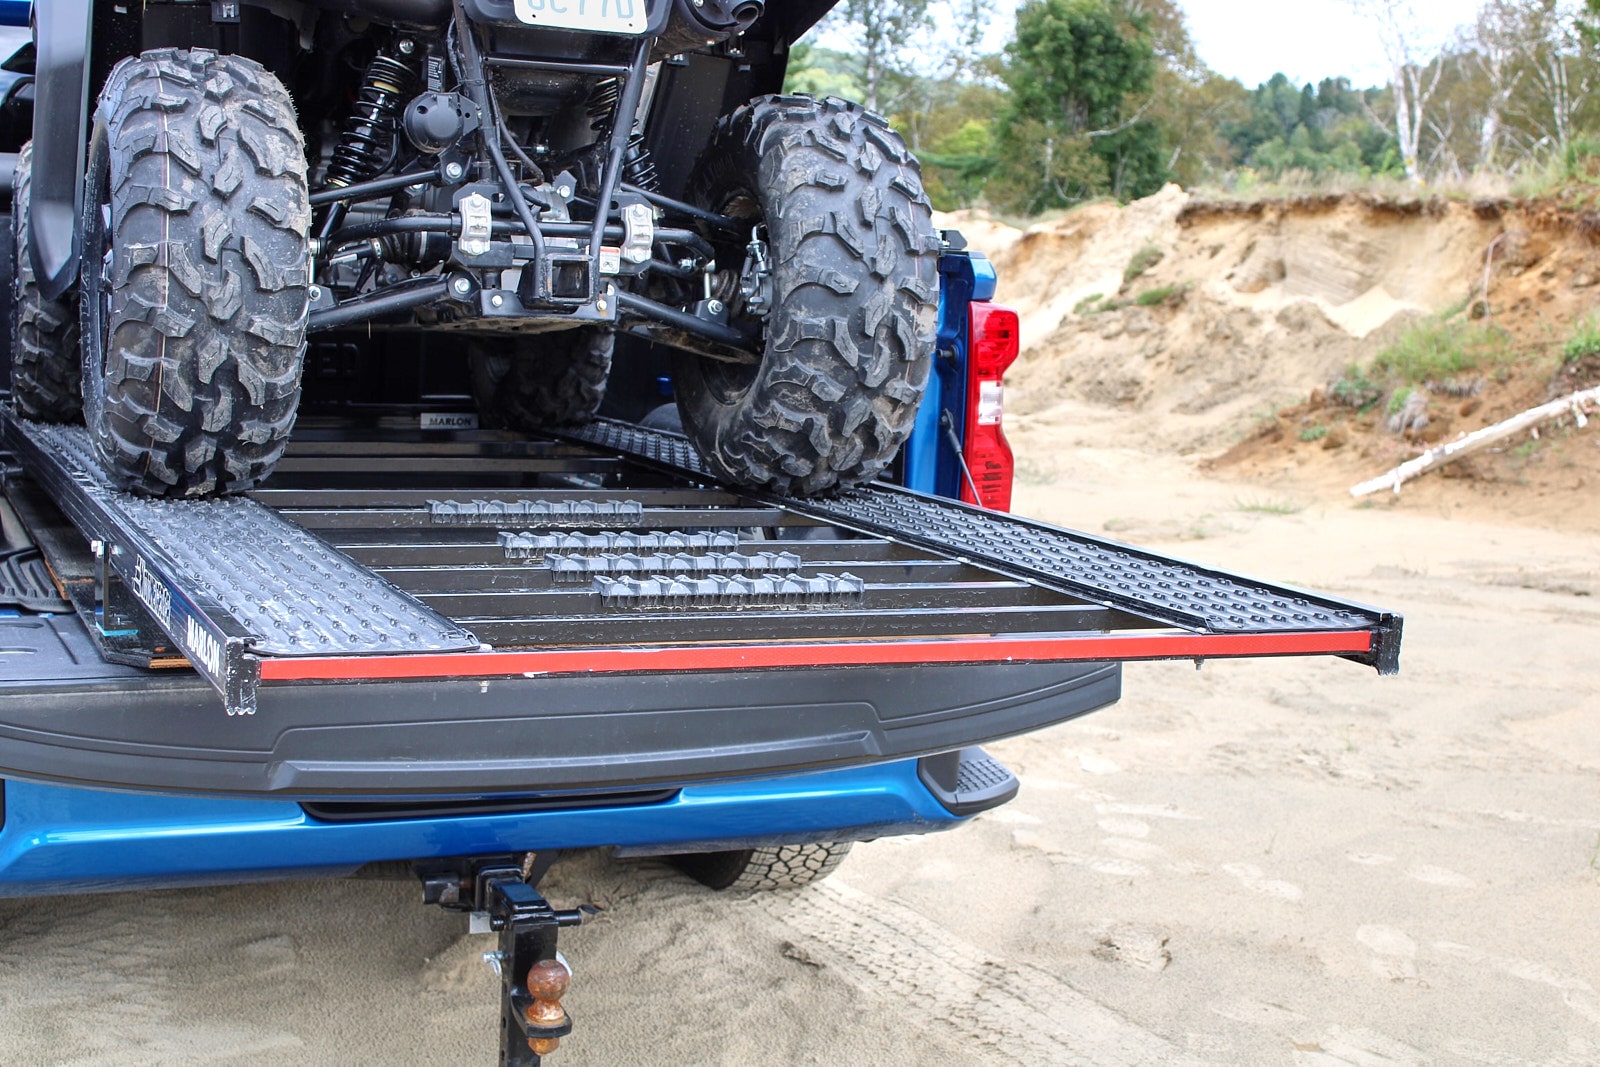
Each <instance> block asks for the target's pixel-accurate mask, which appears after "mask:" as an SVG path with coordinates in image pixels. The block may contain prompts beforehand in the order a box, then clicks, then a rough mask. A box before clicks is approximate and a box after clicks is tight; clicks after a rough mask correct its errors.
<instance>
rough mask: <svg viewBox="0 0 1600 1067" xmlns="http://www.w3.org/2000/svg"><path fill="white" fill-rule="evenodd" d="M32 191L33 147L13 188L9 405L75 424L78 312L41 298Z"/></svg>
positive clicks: (70, 303)
mask: <svg viewBox="0 0 1600 1067" xmlns="http://www.w3.org/2000/svg"><path fill="white" fill-rule="evenodd" d="M32 187H33V142H32V141H29V142H28V143H27V144H25V145H23V146H22V151H21V152H20V153H19V154H18V155H17V171H16V178H15V180H14V182H13V184H12V189H13V192H12V198H11V219H12V224H11V226H12V236H13V237H14V239H15V240H14V241H13V243H12V248H13V250H14V251H15V253H16V260H15V267H14V273H13V275H12V290H11V298H12V306H13V310H12V314H13V315H14V316H15V317H14V318H13V320H12V333H11V402H12V405H13V406H14V407H15V408H16V411H17V414H18V415H21V416H22V417H23V418H25V419H36V420H38V421H40V422H76V421H77V420H78V419H80V418H82V417H83V374H82V371H81V370H80V369H79V368H80V366H81V364H80V358H81V357H80V356H79V355H78V307H77V300H76V299H75V297H74V294H73V293H71V292H67V293H64V294H63V295H62V296H61V297H60V298H59V299H56V300H46V299H45V298H44V297H43V296H42V295H41V294H40V292H39V281H38V278H37V277H35V275H34V273H33V257H32V256H30V255H29V253H28V200H29V190H31V189H32Z"/></svg>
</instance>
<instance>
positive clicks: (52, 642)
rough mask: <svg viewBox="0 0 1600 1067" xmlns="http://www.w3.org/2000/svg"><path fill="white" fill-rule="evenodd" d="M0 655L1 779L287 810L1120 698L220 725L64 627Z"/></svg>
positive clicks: (660, 708)
mask: <svg viewBox="0 0 1600 1067" xmlns="http://www.w3.org/2000/svg"><path fill="white" fill-rule="evenodd" d="M0 644H3V645H4V646H5V647H6V649H7V650H8V652H10V653H11V654H9V655H6V656H4V657H0V776H14V777H26V778H32V779H47V780H51V781H57V782H63V783H67V784H72V785H81V786H88V787H104V786H105V785H106V784H111V783H114V784H115V785H116V786H117V787H119V788H131V789H152V790H160V791H163V792H168V793H192V794H206V795H230V794H231V795H235V796H255V797H271V798H274V799H295V800H306V799H317V798H332V799H337V798H349V797H360V798H362V799H364V800H365V799H372V798H385V797H389V798H400V797H413V798H414V797H429V796H451V795H456V796H459V795H463V794H464V795H468V796H471V795H475V794H479V795H481V794H506V793H512V794H515V793H524V792H533V791H554V790H606V791H610V790H617V789H629V790H632V789H639V788H644V787H653V786H665V787H673V786H679V785H683V784H685V783H688V782H694V781H708V780H719V779H729V778H737V777H745V776H767V777H770V776H773V775H783V774H793V773H798V772H803V771H811V770H824V769H827V768H831V767H843V766H848V765H853V764H864V763H883V762H887V761H891V760H895V759H900V758H905V757H914V756H924V755H931V754H933V753H938V752H946V751H951V750H954V749H959V748H963V747H965V746H968V745H973V744H982V743H984V742H986V741H991V740H995V739H998V738H1001V737H1007V736H1011V735H1013V734H1019V733H1024V732H1027V731H1029V730H1035V729H1038V728H1040V727H1042V726H1048V725H1050V724H1052V723H1057V722H1063V721H1065V720H1067V719H1071V718H1075V717H1077V716H1079V715H1083V714H1086V713H1088V712H1091V711H1095V710H1097V709H1099V708H1102V707H1105V706H1106V705H1108V704H1111V703H1113V702H1114V701H1116V700H1117V698H1118V696H1119V695H1120V693H1121V683H1122V673H1121V669H1120V667H1119V666H1118V665H1116V664H1105V663H1076V662H1066V663H989V664H932V665H928V664H924V665H907V666H895V667H881V666H863V667H833V668H814V669H805V670H788V671H773V670H744V671H737V670H735V671H693V670H687V671H681V672H675V673H672V674H665V675H657V676H655V677H653V678H651V679H649V680H648V682H646V680H644V679H641V678H639V677H636V676H632V675H628V674H592V675H563V676H556V677H541V676H535V677H531V678H529V677H512V678H494V679H477V678H467V679H451V680H440V681H437V682H421V683H419V682H415V681H412V682H405V681H393V682H384V681H370V682H366V683H363V684H361V685H359V686H352V685H346V686H341V687H338V688H337V689H333V688H331V687H328V686H324V685H319V684H317V683H314V682H308V683H301V684H296V685H284V686H278V687H274V688H273V689H272V690H270V691H268V692H264V693H263V697H264V699H263V702H262V705H261V712H260V714H257V715H250V716H243V717H229V716H226V715H224V714H223V713H222V711H221V709H220V708H219V707H218V706H217V703H216V697H215V694H214V692H213V691H212V690H211V689H210V688H209V687H208V686H207V685H206V684H205V682H203V681H202V680H201V679H200V678H198V677H197V676H196V675H194V674H193V673H190V672H188V671H159V672H146V671H140V670H137V669H134V668H129V667H120V666H117V665H114V664H108V663H105V662H103V661H101V660H99V658H98V656H97V655H96V653H95V651H94V648H93V646H92V644H91V643H90V641H89V638H88V636H87V634H86V633H85V632H84V630H83V627H82V625H81V624H80V623H79V621H78V620H77V619H76V618H73V617H69V616H54V617H28V616H20V617H11V618H3V617H0ZM646 698H648V704H646V703H644V700H645V699H646ZM180 724H181V725H180ZM175 727H177V728H175Z"/></svg>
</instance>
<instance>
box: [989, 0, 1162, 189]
mask: <svg viewBox="0 0 1600 1067" xmlns="http://www.w3.org/2000/svg"><path fill="white" fill-rule="evenodd" d="M1006 54H1007V58H1008V59H1009V64H1008V66H1007V68H1006V72H1005V79H1006V83H1007V84H1008V86H1009V87H1010V89H1011V107H1010V109H1009V110H1008V111H1007V113H1006V114H1005V116H1004V117H1003V118H1002V119H1001V122H1000V129H999V130H998V131H997V136H996V143H997V150H998V156H999V163H998V166H997V170H996V175H995V178H994V180H993V181H991V183H990V186H989V194H990V198H991V199H992V200H995V201H996V202H997V203H999V204H1001V205H1002V206H1006V207H1010V208H1013V209H1017V210H1022V211H1026V212H1036V211H1040V210H1043V209H1045V208H1049V207H1061V206H1066V205H1070V204H1074V203H1079V202H1081V201H1083V200H1087V199H1091V198H1093V197H1097V196H1104V195H1107V194H1111V195H1115V196H1117V197H1119V198H1123V199H1130V198H1132V197H1137V196H1144V195H1147V194H1149V193H1152V192H1154V191H1156V190H1157V189H1159V188H1160V187H1161V185H1162V183H1163V182H1164V181H1165V180H1166V178H1167V168H1166V165H1165V158H1164V157H1165V153H1164V152H1163V144H1162V137H1161V131H1160V130H1159V129H1157V128H1156V126H1155V124H1154V123H1153V122H1151V121H1150V120H1149V119H1148V118H1147V117H1146V112H1147V111H1148V109H1149V105H1150V102H1151V101H1150V92H1151V89H1152V87H1153V85H1154V82H1155V77H1156V73H1157V70H1158V68H1159V65H1158V62H1157V58H1156V50H1155V45H1154V41H1153V38H1152V35H1151V32H1150V16H1149V15H1147V14H1145V13H1143V12H1139V11H1131V10H1129V9H1128V8H1127V7H1125V6H1122V5H1120V4H1119V5H1117V6H1113V5H1112V4H1111V3H1108V2H1106V0H1026V2H1025V3H1024V4H1023V5H1022V6H1021V7H1020V8H1018V9H1017V35H1016V39H1015V40H1014V41H1013V42H1012V43H1011V44H1010V45H1009V46H1008V47H1007V49H1006Z"/></svg>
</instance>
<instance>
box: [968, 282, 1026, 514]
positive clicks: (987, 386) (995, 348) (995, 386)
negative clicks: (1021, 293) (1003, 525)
mask: <svg viewBox="0 0 1600 1067" xmlns="http://www.w3.org/2000/svg"><path fill="white" fill-rule="evenodd" d="M971 316H972V319H971V327H970V332H969V334H968V342H969V343H968V347H967V433H966V437H965V438H964V440H965V442H966V452H965V455H966V460H967V469H968V470H970V471H971V472H972V480H973V482H975V483H976V484H977V487H978V499H976V500H974V499H973V498H972V486H970V485H967V484H966V483H965V480H964V479H963V483H962V486H961V499H962V500H965V501H966V502H967V503H969V504H982V505H983V506H984V507H986V508H993V509H994V510H996V511H1006V510H1008V509H1010V507H1011V480H1012V477H1013V475H1014V474H1015V472H1016V462H1015V460H1014V459H1013V458H1012V456H1011V445H1010V444H1009V443H1008V442H1007V441H1006V434H1005V430H1004V429H1003V428H1002V427H1001V425H1000V423H1001V421H1002V416H1003V414H1004V411H1005V388H1004V386H1003V385H1002V383H1001V380H1002V379H1003V378H1004V377H1005V373H1006V368H1007V367H1009V366H1011V364H1012V363H1014V362H1015V361H1016V358H1017V351H1018V341H1017V336H1018V335H1017V313H1016V312H1015V311H1013V310H1011V309H1010V308H1008V307H1001V306H1000V305H998V304H991V303H988V302H987V301H975V302H974V303H973V304H972V305H971Z"/></svg>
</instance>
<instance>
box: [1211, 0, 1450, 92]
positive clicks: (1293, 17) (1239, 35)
mask: <svg viewBox="0 0 1600 1067" xmlns="http://www.w3.org/2000/svg"><path fill="white" fill-rule="evenodd" d="M1181 6H1182V7H1183V9H1184V13H1185V14H1186V15H1187V16H1188V24H1189V36H1190V37H1191V38H1193V40H1194V44H1195V50H1196V51H1197V52H1198V53H1199V54H1200V58H1201V59H1202V60H1204V61H1205V63H1206V65H1207V66H1209V67H1210V68H1211V69H1212V70H1214V71H1216V72H1217V73H1219V74H1225V75H1227V76H1228V77H1230V78H1237V79H1239V81H1241V82H1243V83H1244V84H1245V85H1247V86H1249V87H1251V88H1254V87H1255V86H1256V85H1259V84H1260V83H1261V82H1264V81H1266V80H1267V79H1268V78H1270V77H1272V75H1273V74H1275V73H1277V72H1278V71H1280V70H1281V71H1282V72H1283V73H1285V74H1287V75H1288V76H1289V79H1290V80H1291V81H1293V82H1295V83H1296V84H1303V83H1305V82H1308V81H1316V80H1318V79H1321V78H1325V77H1329V76H1334V75H1345V76H1348V77H1349V78H1350V80H1351V81H1352V82H1354V83H1355V84H1356V85H1379V84H1383V83H1385V82H1387V81H1388V80H1389V71H1388V65H1387V63H1386V62H1385V61H1384V57H1383V48H1382V46H1380V45H1379V43H1378V37H1377V34H1376V32H1375V31H1374V29H1373V27H1372V24H1371V23H1370V22H1367V21H1366V20H1364V19H1362V18H1361V17H1360V16H1358V15H1356V14H1355V13H1354V12H1352V11H1351V10H1350V7H1349V5H1348V4H1346V3H1345V2H1344V0H1181ZM1412 6H1413V9H1414V10H1415V11H1416V15H1417V22H1418V25H1419V28H1420V30H1421V31H1422V33H1423V34H1424V35H1425V36H1426V37H1427V38H1430V39H1429V40H1427V41H1426V44H1427V45H1429V46H1430V47H1428V48H1426V49H1425V51H1430V52H1431V51H1433V49H1434V47H1436V46H1437V45H1440V44H1443V43H1444V42H1446V41H1448V40H1449V39H1450V38H1451V36H1453V32H1454V30H1455V28H1456V27H1457V26H1460V25H1463V24H1465V23H1469V22H1471V21H1472V19H1473V17H1474V16H1475V15H1476V13H1477V9H1478V4H1477V3H1476V2H1475V0H1414V2H1413V5H1412Z"/></svg>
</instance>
